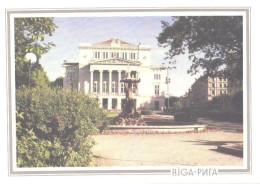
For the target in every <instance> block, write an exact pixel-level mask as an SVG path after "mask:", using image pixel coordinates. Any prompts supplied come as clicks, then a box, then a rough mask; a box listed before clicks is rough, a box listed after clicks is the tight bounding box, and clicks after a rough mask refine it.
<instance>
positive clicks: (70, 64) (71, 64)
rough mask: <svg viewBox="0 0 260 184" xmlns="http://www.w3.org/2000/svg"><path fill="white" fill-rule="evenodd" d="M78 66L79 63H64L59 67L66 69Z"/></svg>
mask: <svg viewBox="0 0 260 184" xmlns="http://www.w3.org/2000/svg"><path fill="white" fill-rule="evenodd" d="M78 65H79V63H72V62H69V63H67V62H64V63H63V64H62V65H61V66H62V67H68V66H78Z"/></svg>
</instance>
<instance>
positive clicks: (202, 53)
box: [157, 16, 243, 82]
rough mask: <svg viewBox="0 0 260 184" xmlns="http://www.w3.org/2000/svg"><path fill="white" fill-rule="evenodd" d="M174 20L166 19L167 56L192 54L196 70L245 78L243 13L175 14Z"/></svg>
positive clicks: (164, 41) (162, 39)
mask: <svg viewBox="0 0 260 184" xmlns="http://www.w3.org/2000/svg"><path fill="white" fill-rule="evenodd" d="M172 21H173V22H172V24H170V23H168V22H164V21H162V32H161V33H160V34H159V36H158V38H157V39H158V42H159V46H162V47H168V48H169V51H168V52H167V57H166V59H173V57H174V56H177V55H180V54H185V53H186V54H187V53H188V54H189V58H190V60H192V65H191V67H190V69H189V70H188V73H190V74H196V73H197V72H199V71H200V69H202V70H203V71H204V74H205V76H211V77H215V76H221V77H222V76H223V77H227V78H229V79H232V80H239V81H240V82H241V81H242V78H243V62H242V61H243V23H242V21H243V19H242V17H241V16H190V17H189V16H188V17H184V16H182V17H172Z"/></svg>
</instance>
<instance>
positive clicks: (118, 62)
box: [89, 58, 141, 65]
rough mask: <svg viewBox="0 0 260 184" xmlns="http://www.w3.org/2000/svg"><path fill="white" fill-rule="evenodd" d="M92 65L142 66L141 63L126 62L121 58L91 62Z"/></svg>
mask: <svg viewBox="0 0 260 184" xmlns="http://www.w3.org/2000/svg"><path fill="white" fill-rule="evenodd" d="M89 64H90V65H141V62H140V61H133V60H126V59H121V58H112V59H104V60H93V61H90V63H89Z"/></svg>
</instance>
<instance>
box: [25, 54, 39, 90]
mask: <svg viewBox="0 0 260 184" xmlns="http://www.w3.org/2000/svg"><path fill="white" fill-rule="evenodd" d="M24 58H25V61H27V62H28V63H29V79H28V80H29V81H28V82H29V87H30V86H31V66H32V64H34V63H35V62H36V61H37V57H36V55H35V54H34V53H27V54H25V56H24Z"/></svg>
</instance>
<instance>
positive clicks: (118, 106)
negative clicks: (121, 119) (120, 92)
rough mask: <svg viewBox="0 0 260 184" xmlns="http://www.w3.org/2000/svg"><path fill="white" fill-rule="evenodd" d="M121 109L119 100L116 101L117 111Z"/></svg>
mask: <svg viewBox="0 0 260 184" xmlns="http://www.w3.org/2000/svg"><path fill="white" fill-rule="evenodd" d="M120 109H121V98H118V99H117V110H120Z"/></svg>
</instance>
